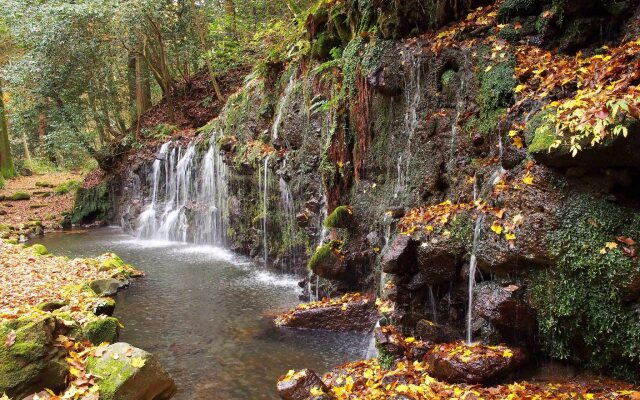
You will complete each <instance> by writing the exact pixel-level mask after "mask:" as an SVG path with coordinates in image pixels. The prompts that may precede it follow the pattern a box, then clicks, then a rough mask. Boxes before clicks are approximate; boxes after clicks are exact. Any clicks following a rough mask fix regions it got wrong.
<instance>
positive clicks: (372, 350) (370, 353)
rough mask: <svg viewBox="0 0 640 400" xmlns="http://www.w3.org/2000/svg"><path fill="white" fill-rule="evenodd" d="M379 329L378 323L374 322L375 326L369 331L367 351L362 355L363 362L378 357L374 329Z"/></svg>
mask: <svg viewBox="0 0 640 400" xmlns="http://www.w3.org/2000/svg"><path fill="white" fill-rule="evenodd" d="M378 328H380V321H378V322H376V326H375V327H374V328H373V330H371V333H370V336H369V340H368V343H367V350H366V352H365V355H364V359H365V360H370V359H372V358H376V357H378V348H377V347H376V329H378Z"/></svg>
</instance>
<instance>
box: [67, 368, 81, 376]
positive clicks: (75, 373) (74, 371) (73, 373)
mask: <svg viewBox="0 0 640 400" xmlns="http://www.w3.org/2000/svg"><path fill="white" fill-rule="evenodd" d="M69 374H71V376H80V370H79V369H78V368H76V367H69Z"/></svg>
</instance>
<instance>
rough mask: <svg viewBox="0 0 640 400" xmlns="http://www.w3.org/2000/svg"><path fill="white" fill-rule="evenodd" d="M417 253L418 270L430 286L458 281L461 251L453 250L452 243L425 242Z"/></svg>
mask: <svg viewBox="0 0 640 400" xmlns="http://www.w3.org/2000/svg"><path fill="white" fill-rule="evenodd" d="M416 252H417V260H418V268H419V269H420V272H421V273H422V275H423V276H424V279H425V281H426V282H427V284H428V285H431V286H435V285H441V284H444V283H449V282H451V281H453V280H455V279H456V277H457V275H458V263H459V256H458V255H459V254H460V253H461V251H459V250H457V249H452V248H451V243H450V242H442V243H436V244H433V243H428V242H425V243H422V244H421V245H420V246H418V248H417V251H416Z"/></svg>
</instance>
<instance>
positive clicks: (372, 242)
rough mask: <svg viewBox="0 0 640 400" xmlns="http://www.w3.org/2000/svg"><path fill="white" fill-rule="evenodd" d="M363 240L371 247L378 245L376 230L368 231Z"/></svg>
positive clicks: (378, 236) (378, 238)
mask: <svg viewBox="0 0 640 400" xmlns="http://www.w3.org/2000/svg"><path fill="white" fill-rule="evenodd" d="M365 240H366V241H367V244H368V245H369V246H371V247H377V246H380V235H378V232H375V231H374V232H369V234H368V235H367V237H365Z"/></svg>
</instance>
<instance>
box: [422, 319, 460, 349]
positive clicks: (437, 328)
mask: <svg viewBox="0 0 640 400" xmlns="http://www.w3.org/2000/svg"><path fill="white" fill-rule="evenodd" d="M416 335H417V336H418V337H419V338H420V339H422V340H424V341H427V342H431V343H435V344H439V343H450V342H455V341H457V340H461V339H462V335H461V334H460V333H459V332H457V331H456V330H455V329H453V328H451V327H449V326H445V325H440V324H436V323H435V322H431V321H429V320H426V319H423V320H421V321H419V322H418V324H417V325H416Z"/></svg>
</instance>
